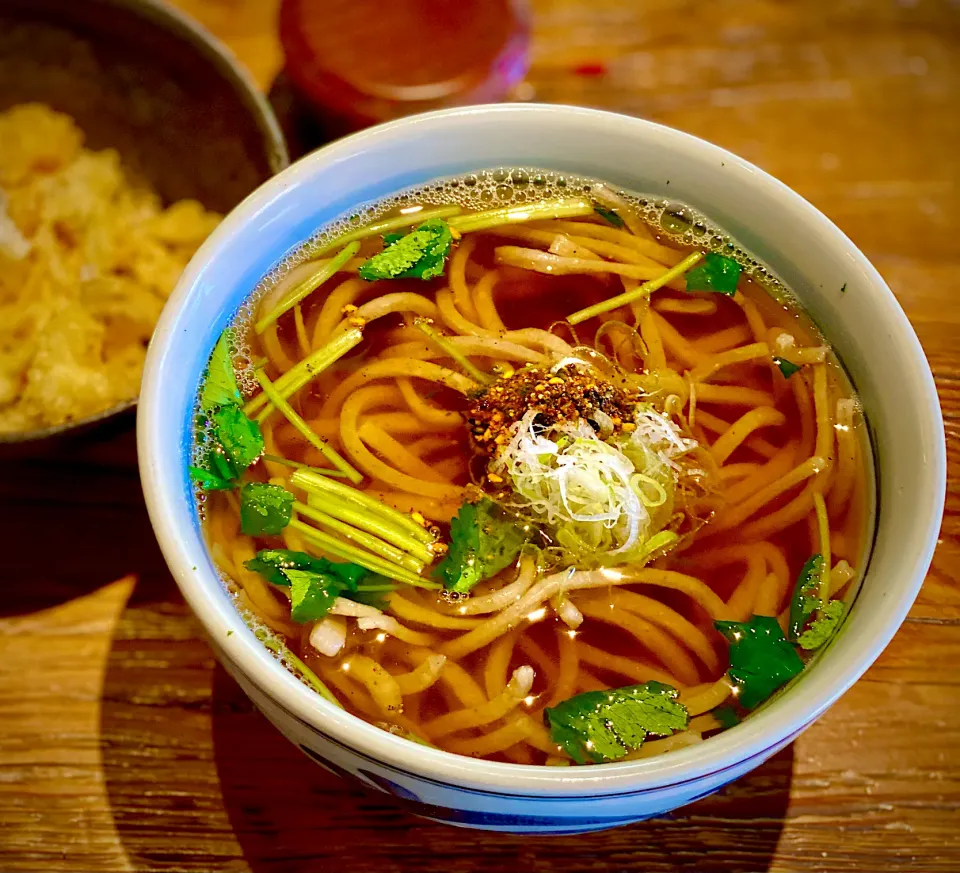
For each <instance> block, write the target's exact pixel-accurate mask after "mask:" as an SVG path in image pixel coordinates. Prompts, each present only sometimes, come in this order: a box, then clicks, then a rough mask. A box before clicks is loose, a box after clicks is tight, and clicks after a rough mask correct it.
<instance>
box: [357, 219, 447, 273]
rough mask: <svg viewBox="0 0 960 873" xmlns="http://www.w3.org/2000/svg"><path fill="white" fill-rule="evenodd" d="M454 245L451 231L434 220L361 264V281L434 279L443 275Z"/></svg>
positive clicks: (443, 224)
mask: <svg viewBox="0 0 960 873" xmlns="http://www.w3.org/2000/svg"><path fill="white" fill-rule="evenodd" d="M452 244H453V234H451V233H450V227H449V225H447V223H446V222H445V221H444V220H443V219H441V218H431V219H430V221H425V222H424V223H423V224H421V225H420V226H419V227H418V228H417V229H416V230H414V231H412V232H411V233H408V234H406V235H405V236H403V237H401V238H400V239H398V240H395V241H394V242H392V243H390V245H388V246H387V247H386V248H385V249H384V250H383V251H382V252H380V254H378V255H374V256H373V257H372V258H370V260H369V261H367V262H366V263H364V264H361V266H360V270H359V271H358V272H359V275H360V278H361V279H366V280H367V281H368V282H372V281H373V280H374V279H433V278H435V277H436V276H442V275H443V266H444V262H445V261H446V259H447V255H448V254H449V253H450V246H451V245H452Z"/></svg>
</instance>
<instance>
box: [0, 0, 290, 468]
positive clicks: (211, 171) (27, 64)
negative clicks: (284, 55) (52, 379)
mask: <svg viewBox="0 0 960 873" xmlns="http://www.w3.org/2000/svg"><path fill="white" fill-rule="evenodd" d="M30 101H37V102H41V103H46V104H48V105H49V106H51V107H53V108H54V109H57V110H60V111H62V112H66V113H68V114H69V115H71V116H73V118H75V119H76V121H77V123H78V125H79V126H80V127H81V128H82V129H83V131H84V133H85V134H86V142H85V144H86V145H87V147H89V148H92V149H103V148H108V147H109V148H115V149H117V151H119V152H120V155H121V157H122V159H123V162H124V164H125V166H126V167H127V168H128V169H129V170H130V171H131V172H132V173H133V174H134V176H135V177H136V176H138V177H140V178H143V179H145V180H147V181H148V182H149V183H150V184H151V185H152V186H153V188H154V189H155V190H156V191H157V193H158V194H159V195H160V197H161V198H162V199H163V200H164V202H167V203H169V202H173V201H175V200H180V199H182V198H185V197H191V198H195V199H197V200H199V201H201V202H202V203H203V204H204V205H205V206H206V207H207V208H208V209H212V210H215V211H217V212H224V213H226V212H229V211H230V209H232V208H233V207H234V206H235V205H236V204H237V203H239V202H240V201H241V200H242V199H243V198H244V197H246V196H247V194H249V193H250V192H251V191H253V190H254V189H255V188H256V187H257V186H258V185H260V183H261V182H263V181H265V180H266V179H268V178H269V177H270V176H272V175H273V174H274V173H277V172H279V171H280V170H282V169H283V168H284V167H285V166H286V165H287V164H288V163H289V159H288V156H287V148H286V144H285V143H284V140H283V135H282V134H281V132H280V128H279V126H278V125H277V121H276V118H275V117H274V115H273V111H272V110H271V109H270V106H269V104H268V103H267V101H266V100H265V99H264V98H263V96H262V95H261V94H260V93H259V91H258V90H257V88H256V86H255V85H254V84H253V82H252V81H251V80H250V79H249V77H248V76H247V74H246V73H245V72H244V71H243V70H242V68H241V67H240V66H239V65H238V63H237V62H236V61H235V60H234V58H233V57H231V56H230V54H229V53H228V52H227V51H226V49H225V48H224V47H223V46H222V45H221V44H220V43H218V42H217V41H216V40H215V39H214V38H213V37H212V36H210V35H209V34H208V33H207V32H206V31H204V30H203V29H202V28H200V27H199V26H198V25H196V24H195V23H193V22H191V21H190V20H189V19H187V18H186V17H184V16H182V15H181V14H180V13H178V12H177V11H176V10H173V9H171V8H169V7H166V6H161V5H158V4H156V3H154V2H152V0H0V111H2V110H5V109H8V108H9V107H10V106H13V105H16V104H18V103H25V102H30ZM135 404H136V399H131V400H130V401H128V402H126V403H123V404H120V405H119V406H116V407H114V408H112V409H106V410H104V411H103V412H100V413H98V414H97V415H94V416H90V417H88V418H85V419H82V420H78V421H73V422H70V423H68V424H64V425H59V426H57V427H52V428H45V429H43V430H39V431H31V432H26V433H18V434H0V454H5V455H7V454H10V453H11V452H14V453H16V454H20V453H21V452H28V453H29V452H33V451H39V450H40V449H41V448H43V447H46V446H48V445H51V444H57V443H59V442H60V441H61V440H62V439H63V438H64V437H65V436H67V435H74V434H75V433H78V432H90V431H91V430H93V429H97V428H99V427H101V426H102V425H104V423H105V422H107V421H108V420H112V419H114V418H115V417H117V416H121V419H120V420H119V421H117V422H114V424H117V425H120V426H122V424H123V421H124V420H126V421H127V422H129V421H131V420H132V418H133V416H132V415H130V412H129V411H130V410H131V409H132V407H134V406H135ZM17 446H19V450H18V449H17Z"/></svg>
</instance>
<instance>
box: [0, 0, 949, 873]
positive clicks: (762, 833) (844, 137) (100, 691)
mask: <svg viewBox="0 0 960 873" xmlns="http://www.w3.org/2000/svg"><path fill="white" fill-rule="evenodd" d="M180 3H181V5H182V6H183V7H184V8H185V9H187V10H188V11H190V12H192V13H194V14H195V15H196V16H197V17H198V18H199V19H200V20H201V21H203V22H204V23H205V24H207V25H208V26H209V27H210V28H211V29H212V30H213V31H215V32H216V33H217V34H219V35H220V36H221V37H222V38H223V39H224V40H225V41H226V42H227V43H228V44H230V45H231V46H232V47H233V48H234V50H235V51H236V52H237V54H238V55H239V56H240V58H241V59H242V60H243V61H244V62H246V64H247V65H248V66H249V67H250V69H251V70H252V71H253V73H254V75H255V77H256V78H257V80H258V81H259V82H260V83H261V85H263V86H264V87H266V86H268V85H269V83H270V82H271V80H272V78H273V76H274V75H275V73H276V72H277V70H278V69H279V66H280V62H281V59H280V52H279V48H278V46H277V44H276V40H275V36H274V29H273V21H274V15H275V8H274V3H273V2H265V0H189V2H188V0H180ZM534 7H535V37H534V43H533V68H532V70H531V72H530V75H529V79H528V81H529V85H530V89H531V90H532V92H534V93H535V95H536V97H537V98H538V99H541V100H546V101H563V102H569V103H582V104H588V105H593V106H602V107H605V108H610V109H617V110H622V111H624V112H629V113H634V114H637V115H642V116H646V117H649V118H653V119H655V120H657V121H661V122H664V123H666V124H669V125H673V126H675V127H679V128H681V129H683V130H687V131H690V132H692V133H695V134H699V135H701V136H703V137H706V138H707V139H710V140H712V141H713V142H716V143H719V144H720V145H723V146H726V147H728V148H730V149H732V150H733V151H735V152H737V153H739V154H741V155H743V156H744V157H746V158H748V159H750V160H752V161H755V162H756V163H758V164H759V165H760V166H762V167H764V168H765V169H767V170H769V171H770V172H772V173H773V174H774V175H776V176H778V177H779V178H780V179H782V180H783V181H784V182H786V183H787V184H788V185H791V186H792V187H793V188H795V189H796V190H797V191H799V192H800V193H801V194H803V195H804V196H805V197H807V198H809V199H810V200H811V201H812V202H813V203H814V204H816V205H817V206H818V207H819V208H820V209H822V210H823V211H824V212H825V213H826V214H827V215H829V216H830V217H831V218H832V219H833V220H834V221H836V222H837V224H839V225H840V227H842V228H843V229H844V230H845V231H846V232H847V233H848V234H849V235H850V236H851V237H852V238H853V240H854V242H856V243H857V244H858V245H859V246H860V247H861V248H862V249H863V250H864V252H866V254H867V255H868V257H870V258H871V259H872V260H873V262H874V263H875V264H876V265H877V267H878V268H879V269H880V271H881V273H883V275H884V276H885V277H886V279H887V280H888V282H889V283H890V285H891V286H892V287H893V289H894V291H895V292H896V294H897V295H898V297H899V299H900V301H901V302H902V304H903V306H904V308H905V309H906V311H907V314H908V315H909V316H910V318H911V320H912V322H913V324H914V326H915V327H916V330H917V332H918V334H919V335H920V339H921V341H922V342H923V345H924V347H925V349H926V352H927V355H928V357H929V359H930V363H931V365H932V367H933V370H934V373H935V374H936V377H937V384H938V386H939V388H940V395H941V400H942V403H943V407H944V413H945V418H946V422H947V424H946V426H947V434H948V438H949V439H950V440H952V442H951V445H950V461H951V481H950V491H949V494H948V498H947V514H946V519H945V521H944V525H943V533H942V537H943V538H942V540H941V542H940V548H939V550H938V552H937V555H936V558H935V560H934V564H933V569H932V570H931V573H930V576H929V578H928V579H927V582H926V585H925V586H924V588H923V591H922V592H921V594H920V597H919V599H918V601H917V604H916V606H915V607H914V609H913V610H912V612H911V614H910V618H909V619H908V620H907V622H906V623H905V624H904V626H903V628H902V629H901V631H900V633H899V634H898V635H897V637H896V639H895V641H894V642H893V643H892V645H891V646H890V647H889V649H888V650H887V652H886V653H885V654H884V655H883V657H881V659H880V660H879V661H878V663H877V664H876V665H875V666H874V667H873V669H871V670H870V672H869V673H868V674H867V676H866V677H865V678H864V679H863V680H861V681H860V682H859V683H858V684H857V685H856V687H855V688H853V689H852V690H851V691H850V692H849V693H848V694H847V695H846V696H845V697H844V698H843V700H842V701H841V702H840V703H839V704H838V705H837V706H836V707H834V708H833V709H832V710H831V711H830V713H829V714H828V715H827V716H825V717H824V718H823V719H822V720H821V721H820V722H819V723H818V724H817V725H816V726H815V727H814V728H812V729H811V730H810V731H808V732H807V733H806V734H804V736H803V737H802V738H801V739H800V740H798V741H797V742H796V743H795V744H794V745H793V746H791V747H790V748H789V749H787V750H786V751H784V752H783V753H782V754H780V755H778V756H777V757H776V758H775V759H774V760H772V761H770V762H769V763H767V764H765V765H764V766H762V767H760V768H759V769H758V770H756V771H755V772H754V773H753V774H751V775H749V776H747V777H745V778H743V779H741V780H740V781H738V782H736V783H735V784H733V785H730V786H728V787H727V788H726V789H724V790H723V791H722V792H721V793H720V794H718V795H716V796H715V797H711V798H708V799H706V800H702V801H700V802H699V803H696V804H695V805H693V806H691V807H688V808H686V809H683V810H680V811H678V812H676V813H674V814H673V815H671V816H668V817H665V818H663V819H659V820H655V821H650V822H647V823H644V824H640V825H636V826H633V827H628V828H623V829H621V830H617V831H613V832H610V833H606V834H597V835H593V836H585V837H576V838H557V839H526V838H514V837H504V836H490V835H483V834H480V833H476V832H471V831H464V830H457V829H454V828H449V827H444V826H440V825H434V824H430V823H427V822H424V821H420V820H418V819H415V818H412V817H410V816H409V815H407V814H406V813H404V812H401V811H400V810H399V809H398V808H397V807H396V806H395V805H394V804H393V803H392V802H391V801H390V800H389V799H388V798H387V797H386V796H384V795H380V794H371V793H368V792H365V791H362V790H359V789H357V788H355V787H354V786H353V785H348V784H346V783H344V782H341V781H340V780H338V779H336V778H335V777H333V776H330V775H328V774H327V773H326V772H324V771H323V770H321V769H320V768H318V767H313V766H310V765H309V764H308V763H307V762H306V761H305V760H304V759H303V757H302V756H301V755H300V753H299V752H298V751H296V750H295V749H294V748H293V747H292V746H290V745H289V744H288V743H287V742H286V741H285V740H284V739H282V738H281V736H280V735H279V734H278V733H276V732H275V731H274V729H273V728H272V727H271V726H270V725H269V724H268V723H267V722H266V721H265V719H264V718H262V717H261V716H260V715H259V714H258V713H257V712H255V711H254V710H253V709H252V707H251V705H250V704H249V703H248V702H247V700H246V699H245V698H244V696H243V695H242V694H241V693H240V691H239V690H238V688H237V686H236V685H235V684H234V683H233V682H232V681H231V680H230V679H229V678H228V677H227V676H226V675H225V673H224V672H223V670H222V669H221V668H220V667H218V666H217V664H216V663H215V662H214V659H213V656H212V655H211V652H210V649H209V648H208V647H207V644H206V643H205V642H204V640H203V639H202V637H201V635H200V629H199V627H198V624H197V622H196V621H195V620H194V619H193V617H192V616H191V614H190V612H189V611H188V609H187V608H186V606H185V605H184V603H183V601H182V599H181V598H180V596H179V594H178V592H177V589H176V588H175V587H174V584H173V582H172V581H171V579H170V577H169V575H168V573H167V571H166V568H165V567H164V564H163V561H162V560H161V557H160V554H159V551H158V550H157V547H156V545H155V543H154V539H153V536H152V533H151V531H150V527H149V524H148V522H147V518H146V513H145V511H144V508H143V503H142V498H141V494H140V488H139V482H138V478H137V472H136V467H135V455H134V445H133V439H132V434H131V433H130V432H129V431H127V432H126V433H122V434H120V435H119V436H118V437H117V438H115V439H113V440H112V441H105V442H101V443H100V444H90V445H87V446H85V447H83V448H82V449H74V450H72V451H71V452H70V453H69V454H63V455H61V456H58V457H53V458H48V459H45V460H34V461H20V462H18V463H4V464H2V465H0V500H2V501H3V503H2V506H0V531H2V542H3V551H2V567H3V579H4V597H3V606H2V618H0V871H3V873H12V871H27V870H43V871H107V870H111V871H112V870H135V871H147V870H149V871H154V870H156V871H204V873H213V871H237V873H240V871H254V873H278V871H298V873H300V871H303V873H311V871H321V870H323V871H326V870H330V871H342V873H353V871H368V870H370V871H374V870H375V871H378V873H393V871H418V873H420V871H422V873H431V871H436V873H441V871H442V873H459V871H477V873H487V871H491V870H504V871H550V873H565V871H580V870H583V871H585V870H595V871H627V870H630V871H638V873H640V871H642V873H652V871H697V873H707V871H761V870H776V871H792V873H794V871H848V870H857V871H864V873H876V871H880V870H885V871H957V870H960V816H958V814H957V810H958V804H960V726H958V719H957V716H958V714H960V684H958V679H957V675H958V674H957V666H956V665H957V660H958V659H960V589H958V586H957V583H958V576H960V539H958V534H960V479H958V476H960V467H958V462H960V456H958V451H957V443H956V440H957V438H958V437H960V347H958V340H960V302H958V300H960V281H958V276H960V254H958V253H960V246H958V242H957V240H958V228H960V191H958V183H960V177H958V168H960V159H958V155H960V6H958V5H957V4H956V3H955V2H954V3H949V2H946V0H944V2H937V0H900V2H899V3H895V2H889V0H868V2H849V0H809V2H806V3H789V2H783V0H780V2H777V0H741V2H718V0H714V2H710V3H703V2H700V3H697V2H681V0H643V2H639V0H589V2H588V0H554V2H548V0H542V2H535V3H534ZM126 574H131V575H129V576H128V575H126ZM117 580H119V581H117Z"/></svg>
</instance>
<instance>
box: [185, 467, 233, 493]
mask: <svg viewBox="0 0 960 873" xmlns="http://www.w3.org/2000/svg"><path fill="white" fill-rule="evenodd" d="M187 470H188V472H189V473H190V478H191V479H193V481H194V482H196V483H197V484H198V485H199V486H200V487H201V488H202V489H203V490H204V491H229V490H230V489H231V488H233V486H234V483H233V482H232V481H231V480H229V479H223V478H222V477H220V476H218V475H217V474H216V473H211V472H210V471H209V470H201V469H200V468H199V467H187Z"/></svg>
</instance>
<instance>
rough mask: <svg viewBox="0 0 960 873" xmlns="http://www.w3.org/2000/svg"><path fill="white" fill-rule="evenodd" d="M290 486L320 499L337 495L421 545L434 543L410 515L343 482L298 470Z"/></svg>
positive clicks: (292, 477) (430, 536)
mask: <svg viewBox="0 0 960 873" xmlns="http://www.w3.org/2000/svg"><path fill="white" fill-rule="evenodd" d="M290 484H291V485H293V486H294V487H296V488H302V489H303V490H304V491H306V492H307V494H315V495H317V496H318V497H323V498H326V497H328V496H329V495H331V494H334V495H337V496H339V497H340V498H341V499H343V500H346V501H349V502H351V503H354V504H355V505H357V506H359V507H360V508H361V509H363V510H365V511H366V512H369V513H372V514H373V515H375V516H377V517H379V518H382V519H384V520H385V521H387V522H388V523H390V524H391V525H392V526H395V527H398V528H400V529H402V530H404V531H406V532H408V533H409V534H410V535H411V536H412V537H414V538H415V539H417V540H419V541H420V542H421V543H424V544H426V545H428V546H429V545H430V543H432V542H434V539H435V538H434V535H433V534H432V533H430V531H428V530H427V529H426V528H424V527H422V526H421V525H419V524H417V523H416V522H415V521H414V520H413V519H412V518H411V517H410V516H409V515H406V514H405V513H402V512H400V511H399V510H396V509H394V508H393V507H392V506H387V505H386V504H385V503H381V502H380V501H379V500H377V499H376V498H375V497H371V496H370V495H368V494H364V492H362V491H358V490H357V489H356V488H351V487H350V486H349V485H344V484H343V483H342V482H337V481H335V480H333V479H327V478H326V477H324V476H316V475H314V474H313V473H312V472H310V471H307V470H297V471H296V472H295V473H294V474H293V475H292V476H291V477H290Z"/></svg>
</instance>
